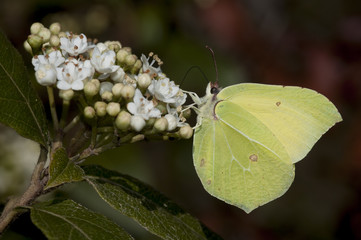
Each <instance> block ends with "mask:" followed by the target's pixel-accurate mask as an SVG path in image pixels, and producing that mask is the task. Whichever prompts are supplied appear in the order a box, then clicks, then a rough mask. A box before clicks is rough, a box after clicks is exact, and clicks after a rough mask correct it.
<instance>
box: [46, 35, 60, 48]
mask: <svg viewBox="0 0 361 240" xmlns="http://www.w3.org/2000/svg"><path fill="white" fill-rule="evenodd" d="M49 43H50V45H51V46H53V47H58V46H59V45H60V38H59V37H58V36H57V35H51V37H50V40H49Z"/></svg>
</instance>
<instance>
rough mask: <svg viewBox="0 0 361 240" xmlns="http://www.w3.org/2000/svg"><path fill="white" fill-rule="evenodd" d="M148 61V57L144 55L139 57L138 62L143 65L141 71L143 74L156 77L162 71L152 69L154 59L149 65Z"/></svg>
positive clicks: (158, 68)
mask: <svg viewBox="0 0 361 240" xmlns="http://www.w3.org/2000/svg"><path fill="white" fill-rule="evenodd" d="M149 59H150V57H148V58H147V57H146V56H145V55H144V54H142V56H141V57H140V60H141V61H142V63H143V65H142V70H143V73H148V74H149V75H151V76H154V77H155V76H157V75H159V74H161V73H162V70H161V69H160V66H159V67H157V68H156V67H153V64H154V63H155V62H156V61H155V60H154V59H153V60H152V62H151V63H149Z"/></svg>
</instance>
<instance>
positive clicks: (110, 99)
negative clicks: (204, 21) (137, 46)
mask: <svg viewBox="0 0 361 240" xmlns="http://www.w3.org/2000/svg"><path fill="white" fill-rule="evenodd" d="M44 29H47V28H45V27H44V26H43V25H41V24H40V23H34V24H33V25H32V27H31V33H32V35H30V36H29V38H28V40H27V42H26V43H25V48H26V49H27V50H28V51H29V52H31V53H32V54H34V57H33V59H32V63H33V65H34V70H35V77H36V80H37V82H38V83H39V84H40V85H43V86H48V87H53V86H56V87H57V88H58V89H60V90H62V92H64V91H72V92H73V91H75V94H69V96H71V97H73V95H74V96H75V97H78V98H81V96H83V99H85V100H86V101H85V102H86V106H84V116H85V118H86V119H88V120H89V119H92V121H93V120H94V119H96V121H98V120H99V119H102V118H104V119H105V118H112V119H114V124H113V125H114V126H116V127H117V130H120V131H127V130H133V131H135V132H145V131H148V130H152V131H153V132H158V133H160V132H174V131H177V130H179V128H181V127H187V129H191V128H190V127H189V125H188V123H186V118H185V115H186V114H184V112H183V109H184V107H183V104H184V103H185V101H186V97H187V95H186V94H185V93H184V92H183V91H182V89H180V88H179V86H178V85H176V84H175V83H174V82H173V81H171V80H170V79H169V78H168V77H167V76H166V75H165V74H164V73H163V72H162V70H161V67H160V66H161V65H162V64H163V62H162V61H161V60H160V59H159V58H158V56H157V55H154V54H153V53H151V54H149V56H148V57H146V56H145V55H142V56H141V57H140V59H138V57H137V56H136V55H134V54H132V52H131V49H130V48H129V47H122V45H121V44H120V42H111V41H107V42H104V43H96V44H95V43H94V42H92V41H89V39H88V38H87V37H86V36H85V35H84V34H80V35H76V34H73V33H69V32H66V33H65V32H61V31H60V30H61V27H60V25H59V24H57V23H55V24H52V25H51V26H50V27H49V29H48V31H49V32H50V35H51V36H50V37H47V38H45V39H44V37H43V36H42V35H40V32H44ZM48 31H46V32H48ZM39 36H41V37H40V39H39V38H38V37H39ZM37 40H39V41H40V45H39V41H37ZM39 53H40V54H39ZM35 54H37V55H35ZM65 95H66V94H65ZM65 95H64V94H63V95H61V96H65ZM83 105H84V104H83ZM98 122H99V121H98ZM148 132H149V131H148ZM183 132H184V131H183ZM188 132H190V134H186V135H185V136H184V138H189V137H190V136H191V135H192V131H188Z"/></svg>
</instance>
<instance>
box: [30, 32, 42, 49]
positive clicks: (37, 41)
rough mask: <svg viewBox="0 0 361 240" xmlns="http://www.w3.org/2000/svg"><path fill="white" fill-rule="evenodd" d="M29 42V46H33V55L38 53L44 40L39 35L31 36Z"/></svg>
mask: <svg viewBox="0 0 361 240" xmlns="http://www.w3.org/2000/svg"><path fill="white" fill-rule="evenodd" d="M27 41H28V43H29V45H30V46H31V48H32V49H33V53H34V52H37V51H38V50H39V49H40V48H41V46H42V45H43V39H42V38H41V37H39V36H38V35H29V37H28V40H27ZM34 50H35V51H34Z"/></svg>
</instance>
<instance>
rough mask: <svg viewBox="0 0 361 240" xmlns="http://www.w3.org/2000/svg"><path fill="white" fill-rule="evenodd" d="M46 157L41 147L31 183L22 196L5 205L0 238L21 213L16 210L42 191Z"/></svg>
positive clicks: (1, 218) (0, 219)
mask: <svg viewBox="0 0 361 240" xmlns="http://www.w3.org/2000/svg"><path fill="white" fill-rule="evenodd" d="M47 155H48V151H47V149H45V148H44V147H41V149H40V155H39V159H38V162H37V164H36V166H35V169H34V172H33V175H32V176H31V181H30V185H29V187H28V189H27V190H26V191H25V192H24V194H23V195H22V196H20V197H15V198H12V199H10V200H9V201H8V203H7V204H6V205H5V208H4V210H3V212H2V214H1V216H0V236H1V234H2V233H3V232H4V230H5V229H6V228H7V227H8V226H9V224H10V223H11V222H12V221H13V220H14V219H15V218H16V217H18V216H19V215H20V214H21V212H20V211H18V210H17V209H16V208H17V207H21V206H28V205H30V204H31V203H32V202H33V201H34V200H35V199H36V198H37V197H38V196H39V195H40V194H41V192H42V191H43V188H44V181H42V180H43V176H42V173H43V169H44V165H45V162H46V160H47V157H48V156H47ZM45 182H46V181H45Z"/></svg>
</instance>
